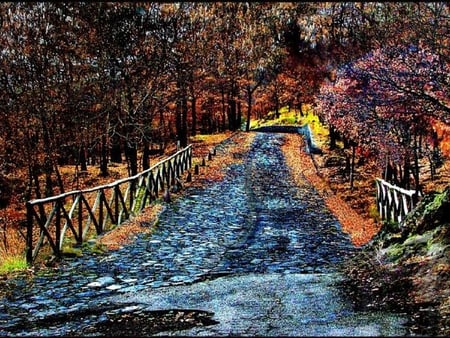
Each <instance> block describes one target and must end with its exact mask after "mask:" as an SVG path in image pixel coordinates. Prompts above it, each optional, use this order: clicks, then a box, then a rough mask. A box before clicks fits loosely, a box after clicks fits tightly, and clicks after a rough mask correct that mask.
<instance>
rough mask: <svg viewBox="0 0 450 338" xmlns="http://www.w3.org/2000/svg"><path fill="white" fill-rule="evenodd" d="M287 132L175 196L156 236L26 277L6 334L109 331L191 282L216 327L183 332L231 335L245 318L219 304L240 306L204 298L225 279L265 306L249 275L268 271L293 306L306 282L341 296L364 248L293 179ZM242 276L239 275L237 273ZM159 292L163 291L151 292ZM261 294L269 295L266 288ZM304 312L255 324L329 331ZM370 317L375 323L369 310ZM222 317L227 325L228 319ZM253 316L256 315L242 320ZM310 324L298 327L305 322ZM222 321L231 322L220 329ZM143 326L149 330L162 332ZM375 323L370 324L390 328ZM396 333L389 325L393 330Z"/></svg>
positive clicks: (0, 315)
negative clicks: (343, 280)
mask: <svg viewBox="0 0 450 338" xmlns="http://www.w3.org/2000/svg"><path fill="white" fill-rule="evenodd" d="M283 137H284V135H283V134H281V133H257V134H256V135H255V139H254V141H253V143H252V146H251V148H250V150H249V152H248V153H247V154H241V155H242V157H243V163H239V164H234V165H231V166H229V167H228V168H227V174H226V177H225V179H224V180H222V181H220V182H210V183H208V184H206V186H205V187H203V188H189V189H188V191H186V193H185V194H184V195H183V196H181V197H179V198H177V199H175V200H174V201H172V202H171V203H170V204H167V205H166V208H165V210H164V211H163V213H162V214H161V215H160V219H159V222H158V228H157V230H156V231H155V232H154V233H153V234H152V235H151V236H150V235H148V234H147V235H146V234H141V235H138V237H137V239H136V240H135V241H134V242H133V243H131V244H128V245H126V246H124V247H123V248H121V249H119V250H116V251H110V252H108V253H106V254H103V255H87V254H86V255H84V256H83V257H80V258H76V259H72V260H66V261H65V262H64V263H63V264H62V265H61V266H60V267H59V268H58V269H57V270H56V271H49V272H47V273H41V274H40V275H39V276H38V277H36V278H34V279H33V280H32V281H26V280H20V279H18V280H16V281H15V283H16V284H17V285H16V287H15V289H14V290H13V291H12V292H11V293H10V295H9V296H8V297H7V298H5V299H3V300H2V303H0V336H36V335H39V336H46V335H48V336H64V335H66V336H71V335H72V336H73V335H83V336H87V335H90V336H99V335H102V334H104V333H105V331H102V330H101V329H100V328H101V327H102V325H103V326H108V323H112V320H111V316H113V315H116V316H118V315H120V314H124V313H127V314H128V315H129V316H130V313H133V311H134V313H135V316H138V315H139V313H141V314H142V313H145V312H143V311H144V310H142V309H143V305H142V304H147V305H146V306H148V304H153V305H154V307H153V308H152V309H151V311H154V310H155V306H157V305H158V304H159V306H160V307H159V308H157V310H161V309H165V308H164V306H166V307H168V309H170V308H171V306H172V308H178V309H179V308H180V307H182V306H183V304H182V303H177V299H183V297H184V298H186V295H185V294H184V293H185V292H188V291H186V288H188V289H189V288H192V289H190V290H191V292H194V293H195V294H196V295H197V300H196V302H194V303H187V304H188V305H189V306H206V307H208V306H209V307H210V308H209V309H208V308H197V309H198V310H202V311H212V312H211V313H210V314H209V319H208V320H207V321H204V322H203V324H202V325H203V326H204V327H209V328H211V330H209V331H208V330H205V328H203V331H180V332H183V334H186V333H188V334H189V333H190V334H195V335H197V334H198V335H200V334H204V335H211V334H213V335H227V334H229V333H230V332H231V331H230V328H229V327H224V325H225V324H226V323H228V324H226V325H237V327H238V326H239V324H238V323H229V322H227V320H226V319H224V315H223V313H218V312H217V311H219V312H220V311H225V310H224V309H228V310H227V311H230V308H231V307H230V306H228V307H227V306H226V304H225V303H223V304H222V303H220V300H218V301H216V303H214V304H215V305H211V303H210V304H209V305H207V304H204V302H205V301H206V299H209V300H210V301H211V299H212V298H214V297H215V296H214V295H211V294H208V295H206V293H207V290H210V291H208V292H212V291H211V290H218V289H217V288H222V289H220V290H221V291H220V292H217V295H218V296H217V297H222V299H223V301H224V302H225V299H226V298H227V297H228V296H229V293H230V292H231V291H230V290H234V291H233V292H234V294H235V295H236V293H238V292H239V290H241V291H244V295H242V297H244V299H241V303H243V304H242V307H243V309H244V308H248V307H252V304H253V305H254V306H255V308H261V307H262V306H266V305H267V304H266V305H263V304H260V303H258V304H259V305H257V306H256V305H255V303H254V301H255V296H252V292H256V290H255V289H250V290H246V288H248V286H249V283H250V281H249V280H245V278H250V279H251V281H253V282H254V283H256V284H255V285H262V283H261V281H264V280H265V281H266V282H267V283H264V284H265V285H266V287H267V285H272V288H275V289H277V286H273V283H274V282H275V281H277V280H278V281H279V283H280V288H282V287H284V288H285V291H283V290H281V289H280V290H278V292H280V293H283V292H284V297H287V298H285V301H284V304H285V307H286V306H288V305H289V306H290V307H291V310H292V309H293V308H294V307H295V302H294V300H293V299H296V298H295V297H294V298H289V294H293V293H298V292H300V293H301V291H299V290H300V288H301V287H303V288H305V287H306V286H308V285H315V288H314V290H315V291H311V290H309V291H308V292H306V291H305V292H306V293H305V294H306V295H308V297H311V294H314V292H321V293H324V292H325V291H326V290H328V291H327V292H328V293H327V296H326V297H327V298H321V299H322V300H325V299H326V300H327V301H330V302H335V301H334V300H333V297H337V296H336V295H334V293H335V291H334V289H330V283H332V281H333V280H337V279H338V278H339V277H338V274H336V271H335V270H336V264H337V263H339V262H342V260H343V259H345V257H346V256H347V255H350V254H351V253H352V252H354V251H355V250H357V249H356V248H355V247H354V246H353V245H352V244H351V242H350V239H349V236H348V235H346V234H344V233H343V232H342V231H341V227H340V224H339V222H338V221H337V220H336V219H335V217H334V216H333V215H332V214H331V213H330V211H329V210H328V209H327V208H326V207H325V205H324V203H323V201H322V200H321V198H320V197H319V195H318V194H317V193H316V192H315V191H314V189H313V188H312V187H310V186H308V185H307V184H305V185H304V186H302V187H297V186H296V185H295V184H294V183H293V181H292V178H291V177H290V175H289V169H288V167H287V165H286V164H285V161H284V157H283V153H282V150H281V147H280V146H281V144H282V142H283ZM230 142H233V139H230V140H228V142H224V143H223V144H222V145H221V146H219V147H217V156H220V155H221V152H222V153H223V152H225V151H227V149H226V148H227V145H228V144H229V143H230ZM258 276H260V277H261V279H258V278H259V277H258ZM274 276H280V278H275V277H274ZM289 276H291V277H289ZM234 277H236V278H237V279H230V278H234ZM294 277H295V278H294ZM239 278H241V279H239ZM242 278H244V279H242ZM254 278H256V279H254ZM264 278H265V279H264ZM293 278H294V279H293ZM256 280H259V281H260V282H256ZM243 281H244V282H243ZM318 281H321V282H320V283H321V284H320V283H319V282H318ZM205 283H206V284H205ZM208 283H209V284H208ZM214 283H216V284H214ZM217 283H219V284H220V283H222V284H220V286H218V285H217ZM227 283H228V284H227ZM240 283H241V284H240ZM258 283H259V284H258ZM311 283H312V284H311ZM317 283H319V284H317ZM239 285H240V286H239ZM305 285H306V286H305ZM196 288H200V289H201V290H202V291H201V292H200V291H199V289H196ZM202 288H203V289H202ZM223 288H225V289H223ZM169 290H179V291H174V292H182V293H183V295H184V296H181V294H180V293H174V294H172V295H171V296H170V295H169V296H168V294H167V292H169ZM205 290H206V291H205ZM224 290H225V291H224ZM324 290H325V291H324ZM170 292H172V291H170ZM199 292H200V294H202V293H203V294H204V295H205V297H206V298H205V297H203V298H202V299H203V300H202V302H203V303H201V302H200V301H199V299H198V295H199ZM261 292H262V291H261ZM270 292H271V293H273V292H274V291H273V290H272V289H271V291H270ZM220 294H221V295H220ZM227 294H228V296H227ZM143 295H146V296H145V297H147V298H145V297H144V296H143ZM156 295H159V297H162V298H159V299H155V298H152V299H150V298H151V297H156ZM177 295H178V296H177ZM245 295H247V297H249V299H245ZM142 297H144V298H142ZM149 297H150V298H149ZM167 297H169V298H170V299H171V301H168V300H167ZM177 297H178V298H177ZM258 297H260V299H266V298H264V297H266V296H264V297H263V296H261V294H260V295H259V296H258ZM277 297H278V299H281V298H282V297H283V296H282V295H281V294H279V295H278V296H277ZM323 297H325V296H323ZM330 297H331V298H330ZM191 298H192V297H191ZM194 298H195V297H194ZM286 299H291V300H289V301H286ZM308 299H309V300H305V299H304V298H303V299H302V300H301V301H300V300H299V303H298V304H302V305H301V306H304V307H307V306H310V305H305V304H306V303H307V304H310V303H311V301H310V298H308ZM217 302H219V303H217ZM252 302H253V303H252ZM302 302H303V303H302ZM304 302H306V303H305V304H304ZM202 304H203V305H202ZM218 304H219V305H220V306H219V305H218ZM228 304H229V303H228ZM298 304H297V306H298ZM324 304H326V302H324V303H323V304H319V306H323V305H324ZM188 305H186V304H185V306H188ZM144 307H145V306H144ZM166 309H167V308H166ZM212 309H213V310H212ZM221 309H222V310H221ZM236 309H239V307H236V308H235V311H237V310H236ZM139 311H140V312H139ZM149 311H150V310H149ZM243 311H244V310H243ZM345 311H350V310H348V309H347V310H345ZM345 311H344V312H345ZM214 312H216V315H217V318H216V317H214ZM198 314H199V313H197V315H198ZM327 316H328V317H329V314H327ZM211 318H213V319H211ZM178 319H179V318H178ZM294 319H295V318H294ZM294 319H293V321H291V322H290V323H285V326H287V327H288V328H287V329H288V330H287V331H286V330H285V331H273V330H272V331H270V330H269V329H267V330H266V331H264V332H260V331H258V330H256V329H254V330H253V331H251V332H250V333H251V334H256V335H260V334H265V333H267V334H268V333H270V334H277V333H278V334H288V333H292V334H293V335H302V332H308V334H309V335H311V334H312V335H314V333H316V334H317V335H321V333H323V334H325V335H327V334H328V333H329V331H323V330H322V331H320V330H319V331H296V330H295V329H290V330H289V325H291V326H292V325H293V324H292V323H293V322H294ZM361 320H363V321H364V323H365V322H367V320H368V319H367V318H363V319H361ZM186 321H187V322H188V320H187V319H186ZM369 321H370V320H369ZM220 322H222V324H221V325H222V326H220V325H218V324H220ZM295 322H296V323H299V320H298V319H295ZM400 322H401V320H400ZM123 323H124V322H123ZM136 325H137V324H135V326H136ZM245 325H249V324H245V323H244V324H242V323H241V326H245ZM305 325H306V324H305V323H303V326H302V328H297V329H298V330H305ZM377 325H378V323H377ZM392 325H393V326H394V327H395V328H396V331H395V330H394V331H393V332H394V335H397V334H398V333H399V332H400V333H404V331H401V329H399V327H400V326H401V324H398V323H397V322H396V323H395V324H392ZM143 327H144V326H143ZM214 327H218V328H220V327H222V328H221V329H217V330H216V331H214ZM350 328H351V326H350ZM135 329H136V327H135ZM247 329H248V328H247ZM353 329H354V327H353ZM142 330H143V331H142ZM142 330H141V331H139V333H140V335H148V334H150V333H158V331H148V332H146V331H145V329H142ZM221 330H222V331H221ZM227 330H228V331H227ZM371 330H372V331H370V330H369V331H363V332H364V334H367V333H369V334H373V333H374V332H375V335H376V334H379V333H380V331H377V330H375V331H373V329H371ZM398 330H400V331H398ZM168 332H169V331H167V332H163V334H167V333H168ZM245 332H248V331H239V330H238V331H235V334H244V333H245ZM332 332H338V333H339V334H343V333H344V334H351V333H355V332H356V331H354V330H353V331H351V330H350V331H342V330H341V331H332ZM389 332H391V331H383V335H386V334H389ZM109 334H111V332H109ZM171 334H175V333H173V332H172V333H171ZM356 334H357V332H356ZM125 335H126V332H125Z"/></svg>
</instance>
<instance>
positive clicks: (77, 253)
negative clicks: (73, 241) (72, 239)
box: [61, 246, 83, 257]
mask: <svg viewBox="0 0 450 338" xmlns="http://www.w3.org/2000/svg"><path fill="white" fill-rule="evenodd" d="M61 254H62V255H63V256H66V257H81V256H83V251H82V250H81V249H79V248H74V247H73V246H65V247H63V248H62V250H61Z"/></svg>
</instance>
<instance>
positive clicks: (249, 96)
mask: <svg viewBox="0 0 450 338" xmlns="http://www.w3.org/2000/svg"><path fill="white" fill-rule="evenodd" d="M251 114H252V91H251V89H250V87H249V86H248V87H247V121H246V124H245V131H250V117H251Z"/></svg>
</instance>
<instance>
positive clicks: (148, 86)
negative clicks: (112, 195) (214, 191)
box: [0, 2, 450, 199]
mask: <svg viewBox="0 0 450 338" xmlns="http://www.w3.org/2000/svg"><path fill="white" fill-rule="evenodd" d="M0 18H1V19H0V20H1V21H0V24H1V30H2V34H0V44H1V47H2V52H1V54H0V65H1V66H0V86H1V92H0V102H1V104H0V116H1V120H2V123H1V125H0V143H1V145H2V147H0V158H1V159H2V161H1V174H2V175H4V176H6V175H14V174H15V173H16V171H17V170H19V169H22V170H23V169H24V168H25V169H26V172H27V173H28V174H27V175H28V178H27V179H28V183H27V189H25V192H24V195H23V198H24V199H30V198H33V197H40V196H42V195H46V196H49V195H52V194H55V193H58V192H61V191H62V190H63V186H62V184H60V182H59V179H58V177H59V172H58V166H59V165H61V164H66V163H74V164H77V165H80V166H81V167H85V165H86V163H90V164H98V165H99V168H100V173H101V174H102V175H108V163H109V162H110V161H122V160H123V156H124V159H125V160H126V161H127V163H128V165H129V172H130V174H134V173H136V172H137V171H138V170H139V169H140V168H143V169H145V168H148V165H149V147H151V144H152V143H157V144H166V143H168V142H177V141H178V142H179V143H180V144H181V145H186V144H187V143H188V140H189V136H192V135H195V134H196V133H198V132H205V133H214V132H217V131H223V130H225V129H229V130H237V129H241V128H242V129H245V130H249V126H250V119H252V118H254V117H255V115H258V116H259V115H260V114H264V113H267V112H268V111H269V110H277V109H278V108H279V107H282V106H286V105H289V106H293V107H297V108H300V109H301V107H302V104H304V103H309V104H314V105H315V107H316V109H315V111H316V113H317V114H319V116H320V117H321V118H322V119H323V121H325V122H326V123H327V124H328V125H329V127H330V129H332V130H333V131H335V134H336V135H340V136H343V137H344V138H346V139H347V140H349V141H350V144H351V145H352V146H353V147H361V148H364V149H367V151H368V152H369V153H370V154H372V156H374V158H378V159H380V158H383V161H380V170H384V169H385V165H386V163H387V162H386V161H384V160H385V159H386V158H388V159H389V161H393V162H395V163H397V164H398V163H400V164H401V165H405V166H409V165H410V163H411V161H412V162H414V159H415V160H417V158H418V157H419V156H421V155H423V154H425V153H426V152H427V151H428V152H429V153H430V154H431V153H432V152H433V151H435V150H436V149H435V147H433V146H430V147H428V146H427V144H433V145H434V146H436V144H435V142H434V140H435V134H434V131H433V121H441V122H442V123H446V124H449V121H450V120H449V110H450V97H449V95H450V92H449V88H450V86H449V81H450V77H449V47H448V46H449V45H450V44H449V37H450V36H449V34H450V32H449V22H450V21H449V7H448V4H447V3H445V2H424V3H421V2H418V3H417V2H415V3H410V2H368V3H365V2H360V3H357V2H353V3H352V2H351V3H348V2H338V3H334V2H318V3H310V2H305V3H303V2H293V3H285V2H279V3H277V2H267V3H266V2H256V3H254V2H224V3H221V2H205V3H202V2H200V3H197V2H180V3H153V2H150V3H148V2H142V3H141V2H132V3H128V2H117V3H115V2H110V3H103V2H101V3H95V2H93V3H90V2H78V3H61V2H32V3H28V2H18V3H15V2H6V3H1V4H0ZM264 110H265V111H264ZM433 137H434V138H433ZM423 140H429V141H430V142H431V143H430V142H428V143H427V142H423ZM427 147H428V148H427ZM138 154H142V156H141V157H140V158H141V159H140V161H141V162H139V156H138ZM430 156H431V155H430ZM413 164H414V163H413ZM408 170H409V169H408ZM413 175H414V178H415V183H416V188H417V189H418V186H419V178H418V176H417V175H418V173H417V168H415V169H414V168H413ZM42 177H44V183H42ZM404 183H405V184H406V182H404Z"/></svg>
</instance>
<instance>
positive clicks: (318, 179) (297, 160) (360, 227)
mask: <svg viewBox="0 0 450 338" xmlns="http://www.w3.org/2000/svg"><path fill="white" fill-rule="evenodd" d="M303 148H304V147H303V140H302V139H301V138H300V136H298V135H294V134H287V135H286V142H285V143H284V145H283V147H282V149H283V152H284V155H285V158H286V162H287V163H288V165H289V166H290V168H291V171H292V175H293V177H294V180H295V182H296V183H297V184H299V185H304V184H305V183H306V182H307V183H309V184H311V185H312V186H314V188H315V189H316V190H317V191H318V193H319V194H320V195H321V196H322V197H323V199H324V201H325V204H326V206H327V207H328V208H329V209H330V211H331V212H332V213H333V214H334V216H335V217H336V218H337V219H338V221H339V222H340V223H341V226H342V230H343V231H344V232H346V233H348V234H349V235H350V238H351V240H352V242H353V244H355V245H356V246H360V245H363V244H365V243H367V242H368V241H369V240H370V239H371V238H372V237H373V235H375V234H376V233H377V232H378V230H379V228H378V225H377V224H375V223H374V221H373V220H371V219H369V218H365V217H363V216H362V215H360V214H358V213H357V212H356V211H355V210H354V209H352V208H351V207H350V206H349V205H348V204H347V203H346V202H345V201H344V200H343V199H341V198H340V197H339V196H337V195H336V194H335V193H334V192H333V191H332V190H331V188H330V186H329V182H328V181H327V179H328V177H322V176H321V175H320V174H319V173H318V172H317V171H316V170H315V166H314V163H313V161H312V159H311V157H310V156H309V155H308V154H306V153H305V152H304V151H303V150H302V149H303ZM299 149H300V150H299ZM305 179H306V182H305Z"/></svg>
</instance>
